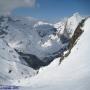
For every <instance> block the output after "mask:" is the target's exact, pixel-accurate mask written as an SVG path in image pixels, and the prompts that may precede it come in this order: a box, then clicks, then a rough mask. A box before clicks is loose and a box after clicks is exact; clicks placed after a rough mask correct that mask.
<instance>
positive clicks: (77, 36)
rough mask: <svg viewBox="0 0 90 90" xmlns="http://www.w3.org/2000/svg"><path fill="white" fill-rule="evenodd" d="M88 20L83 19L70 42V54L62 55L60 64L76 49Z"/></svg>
mask: <svg viewBox="0 0 90 90" xmlns="http://www.w3.org/2000/svg"><path fill="white" fill-rule="evenodd" d="M86 19H87V18H85V19H83V20H82V21H81V22H80V23H79V25H78V26H77V28H76V30H75V31H74V34H73V36H72V37H71V39H70V41H69V45H68V53H66V54H65V55H64V54H62V56H61V58H60V63H61V62H62V60H63V59H64V57H67V56H68V55H69V54H70V52H71V49H72V48H73V47H74V45H75V44H76V43H77V39H78V38H79V37H80V36H81V34H82V33H83V30H82V29H81V28H82V27H83V25H84V22H85V21H86Z"/></svg>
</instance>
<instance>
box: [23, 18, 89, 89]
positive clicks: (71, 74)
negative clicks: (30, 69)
mask: <svg viewBox="0 0 90 90" xmlns="http://www.w3.org/2000/svg"><path fill="white" fill-rule="evenodd" d="M82 29H83V30H84V32H83V34H82V35H81V36H80V38H79V40H78V42H77V44H76V45H75V46H74V48H73V49H72V51H71V53H70V55H69V56H68V57H66V58H65V59H64V61H63V62H62V63H61V65H60V66H58V62H59V58H57V59H55V60H54V61H53V62H52V63H51V64H50V65H49V66H47V67H44V68H41V69H40V72H39V74H38V75H37V76H35V77H32V78H31V79H30V80H27V83H26V84H25V86H27V87H21V90H90V56H89V55H90V49H89V46H90V39H89V38H90V35H89V34H90V18H89V19H87V20H86V22H85V24H84V27H83V28H82Z"/></svg>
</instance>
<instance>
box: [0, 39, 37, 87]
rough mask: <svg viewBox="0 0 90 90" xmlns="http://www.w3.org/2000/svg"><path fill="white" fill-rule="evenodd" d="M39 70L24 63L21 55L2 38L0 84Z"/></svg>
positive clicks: (28, 75)
mask: <svg viewBox="0 0 90 90" xmlns="http://www.w3.org/2000/svg"><path fill="white" fill-rule="evenodd" d="M36 73H37V71H35V70H33V69H32V68H30V67H28V66H26V65H23V64H22V62H21V61H20V59H19V55H18V54H17V53H16V52H15V50H14V49H12V48H10V47H9V46H8V45H7V43H6V42H5V41H4V40H2V39H0V85H2V84H4V85H5V84H12V82H13V80H18V81H19V79H21V78H22V79H23V78H27V77H31V76H33V75H35V74H36Z"/></svg>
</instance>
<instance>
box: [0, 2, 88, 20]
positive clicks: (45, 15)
mask: <svg viewBox="0 0 90 90" xmlns="http://www.w3.org/2000/svg"><path fill="white" fill-rule="evenodd" d="M1 1H4V2H5V1H7V2H8V1H9V2H8V6H10V5H9V3H10V2H11V1H15V2H16V1H17V2H16V4H18V1H19V4H18V5H16V7H18V8H17V9H15V8H16V7H15V4H14V3H15V2H13V3H12V4H11V6H12V7H13V6H14V7H13V8H14V9H15V10H13V12H12V14H13V15H19V16H31V17H34V18H38V19H45V20H49V21H55V20H59V19H60V18H63V17H66V16H70V15H72V14H73V13H75V12H79V13H80V14H82V15H90V0H0V2H1ZM29 1H30V2H29ZM20 2H21V5H20ZM23 2H24V3H23ZM25 2H26V3H27V4H28V3H31V4H30V7H29V4H28V5H27V4H26V3H25ZM24 4H25V5H24ZM32 4H33V5H32ZM19 5H20V6H21V8H20V7H19ZM6 6H7V5H6ZM27 6H28V7H27ZM12 7H11V8H12ZM0 8H1V7H0ZM8 8H10V7H8ZM5 9H6V8H5Z"/></svg>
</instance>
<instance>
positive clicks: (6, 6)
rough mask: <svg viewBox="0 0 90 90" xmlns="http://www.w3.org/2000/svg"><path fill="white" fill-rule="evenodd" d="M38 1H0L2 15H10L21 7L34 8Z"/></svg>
mask: <svg viewBox="0 0 90 90" xmlns="http://www.w3.org/2000/svg"><path fill="white" fill-rule="evenodd" d="M35 3H36V0H0V14H8V13H10V12H11V11H12V10H14V9H16V8H19V7H33V6H34V5H35Z"/></svg>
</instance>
